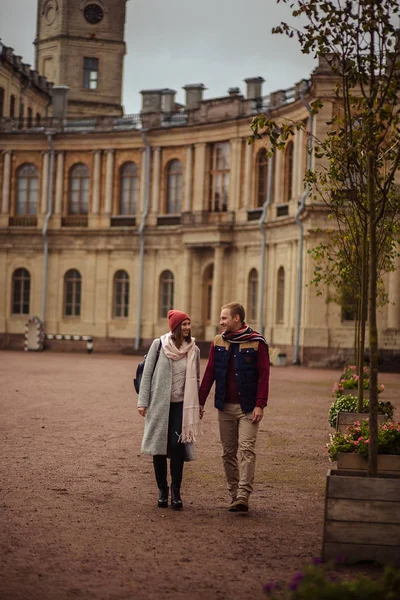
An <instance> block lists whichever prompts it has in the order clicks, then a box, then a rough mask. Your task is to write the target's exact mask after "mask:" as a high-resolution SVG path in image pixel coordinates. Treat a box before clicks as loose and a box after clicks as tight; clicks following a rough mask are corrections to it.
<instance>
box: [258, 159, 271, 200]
mask: <svg viewBox="0 0 400 600" xmlns="http://www.w3.org/2000/svg"><path fill="white" fill-rule="evenodd" d="M267 186H268V156H267V151H266V149H265V148H262V149H261V150H260V151H259V153H258V154H257V206H262V205H263V204H264V202H265V200H266V199H267Z"/></svg>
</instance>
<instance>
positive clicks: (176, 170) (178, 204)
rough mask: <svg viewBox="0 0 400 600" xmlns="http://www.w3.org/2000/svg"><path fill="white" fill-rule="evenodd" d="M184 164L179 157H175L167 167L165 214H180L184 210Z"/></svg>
mask: <svg viewBox="0 0 400 600" xmlns="http://www.w3.org/2000/svg"><path fill="white" fill-rule="evenodd" d="M182 196H183V166H182V163H181V161H180V160H179V159H177V158H173V159H172V160H170V161H169V163H168V164H167V167H166V201H165V214H167V215H179V214H181V212H182Z"/></svg>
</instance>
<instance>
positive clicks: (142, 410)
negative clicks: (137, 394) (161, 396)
mask: <svg viewBox="0 0 400 600" xmlns="http://www.w3.org/2000/svg"><path fill="white" fill-rule="evenodd" d="M138 413H139V415H140V416H141V417H145V416H146V413H147V408H146V407H145V406H139V408H138Z"/></svg>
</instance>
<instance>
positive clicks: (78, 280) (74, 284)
mask: <svg viewBox="0 0 400 600" xmlns="http://www.w3.org/2000/svg"><path fill="white" fill-rule="evenodd" d="M69 286H71V289H69ZM69 293H70V296H71V301H70V302H68V295H69ZM69 305H71V314H68V311H67V307H68V306H69ZM81 312H82V275H81V274H80V272H79V271H78V269H69V270H68V271H67V272H66V273H65V275H64V305H63V318H64V319H76V318H80V316H81Z"/></svg>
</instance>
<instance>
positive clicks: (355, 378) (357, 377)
mask: <svg viewBox="0 0 400 600" xmlns="http://www.w3.org/2000/svg"><path fill="white" fill-rule="evenodd" d="M359 379H360V378H359V376H358V375H356V374H355V373H354V381H358V380H359Z"/></svg>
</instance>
